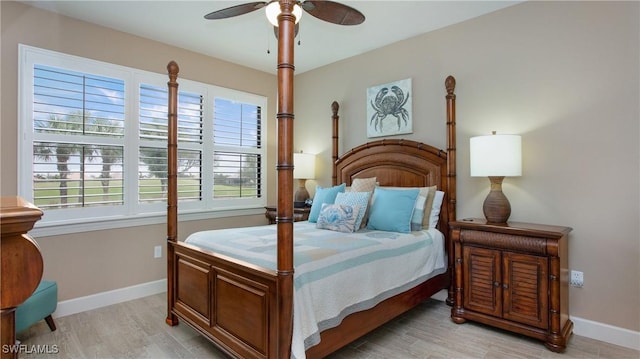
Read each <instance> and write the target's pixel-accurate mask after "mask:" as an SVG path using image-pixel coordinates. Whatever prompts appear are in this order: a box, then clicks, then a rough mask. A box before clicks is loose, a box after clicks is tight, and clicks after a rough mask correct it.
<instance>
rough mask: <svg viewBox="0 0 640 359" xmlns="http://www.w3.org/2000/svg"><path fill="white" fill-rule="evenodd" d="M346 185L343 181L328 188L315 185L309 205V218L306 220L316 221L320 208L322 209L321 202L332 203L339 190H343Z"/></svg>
mask: <svg viewBox="0 0 640 359" xmlns="http://www.w3.org/2000/svg"><path fill="white" fill-rule="evenodd" d="M346 187H347V185H345V184H344V183H343V184H341V185H338V186H333V187H329V188H322V187H320V186H316V194H315V195H314V196H313V204H312V205H311V211H309V219H308V221H309V222H311V223H316V222H318V215H320V210H321V209H322V204H323V203H328V204H333V202H334V201H335V200H336V196H337V195H338V193H340V192H344V189H345V188H346Z"/></svg>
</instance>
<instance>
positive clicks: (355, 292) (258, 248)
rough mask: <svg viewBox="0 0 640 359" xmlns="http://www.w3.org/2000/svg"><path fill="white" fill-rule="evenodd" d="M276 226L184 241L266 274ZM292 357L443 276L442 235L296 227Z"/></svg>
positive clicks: (299, 358)
mask: <svg viewBox="0 0 640 359" xmlns="http://www.w3.org/2000/svg"><path fill="white" fill-rule="evenodd" d="M276 231H277V226H273V225H271V226H258V227H244V228H233V229H222V230H213V231H203V232H197V233H193V234H191V235H190V236H189V237H188V238H187V239H186V241H185V242H187V243H190V244H192V245H195V246H198V247H201V248H204V249H209V250H212V251H215V252H217V253H220V254H224V255H228V256H230V257H234V258H237V259H241V260H244V261H247V262H249V263H252V264H255V265H259V266H262V267H264V268H268V269H273V270H275V269H276V242H277V240H276V235H277V232H276ZM294 242H295V243H294V269H295V273H294V291H295V293H294V312H293V313H294V315H293V318H294V319H293V342H292V357H293V358H296V359H302V358H304V357H305V354H304V353H305V350H306V349H307V348H309V347H312V346H314V345H315V344H317V343H319V340H320V332H321V331H322V330H325V329H328V328H332V327H334V326H337V325H339V324H340V322H341V321H342V319H343V318H344V317H346V316H347V315H349V314H351V313H354V312H357V311H360V310H364V309H369V308H372V307H374V306H375V305H376V304H377V303H379V302H381V301H383V300H385V299H387V298H389V297H391V296H394V295H396V294H398V293H400V292H403V291H405V290H407V289H409V288H411V287H413V286H415V285H417V284H418V283H421V282H423V281H425V280H426V279H428V278H430V277H433V276H435V275H438V274H441V273H444V272H445V270H446V268H445V258H444V256H445V253H444V236H443V235H442V233H440V232H439V231H438V230H436V229H430V230H423V231H416V232H411V233H407V234H403V233H395V232H385V231H373V230H366V229H363V230H360V231H358V232H355V233H341V232H336V231H330V230H325V229H317V228H316V225H315V223H309V222H306V221H305V222H295V224H294Z"/></svg>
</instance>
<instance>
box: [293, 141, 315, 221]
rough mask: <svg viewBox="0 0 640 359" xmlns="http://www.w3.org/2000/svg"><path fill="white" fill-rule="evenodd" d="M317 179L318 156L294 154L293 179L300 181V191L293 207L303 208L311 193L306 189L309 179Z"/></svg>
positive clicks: (297, 192)
mask: <svg viewBox="0 0 640 359" xmlns="http://www.w3.org/2000/svg"><path fill="white" fill-rule="evenodd" d="M315 177H316V155H312V154H310V153H302V152H300V153H294V154H293V178H294V179H297V180H298V189H297V190H296V194H295V196H294V198H293V207H295V208H303V207H304V206H305V201H306V200H308V199H309V192H308V191H307V188H306V187H305V184H306V182H307V180H308V179H314V178H315Z"/></svg>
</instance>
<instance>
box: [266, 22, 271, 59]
mask: <svg viewBox="0 0 640 359" xmlns="http://www.w3.org/2000/svg"><path fill="white" fill-rule="evenodd" d="M269 32H271V26H269V31H267V55H269V54H271V40H269V36H270V35H269Z"/></svg>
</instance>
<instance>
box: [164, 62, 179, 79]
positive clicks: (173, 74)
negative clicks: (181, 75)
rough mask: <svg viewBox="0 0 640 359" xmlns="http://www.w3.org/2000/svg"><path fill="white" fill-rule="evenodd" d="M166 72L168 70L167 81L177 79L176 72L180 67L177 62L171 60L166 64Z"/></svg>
mask: <svg viewBox="0 0 640 359" xmlns="http://www.w3.org/2000/svg"><path fill="white" fill-rule="evenodd" d="M167 72H169V81H171V82H175V81H176V80H177V79H178V72H180V67H178V64H177V63H176V62H175V61H173V60H171V61H169V64H167Z"/></svg>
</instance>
